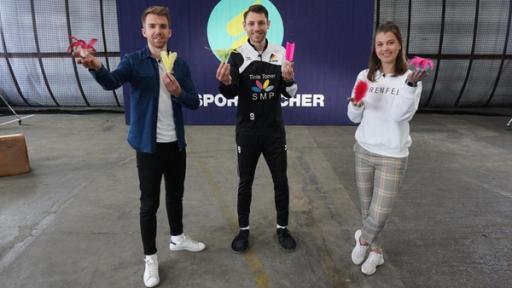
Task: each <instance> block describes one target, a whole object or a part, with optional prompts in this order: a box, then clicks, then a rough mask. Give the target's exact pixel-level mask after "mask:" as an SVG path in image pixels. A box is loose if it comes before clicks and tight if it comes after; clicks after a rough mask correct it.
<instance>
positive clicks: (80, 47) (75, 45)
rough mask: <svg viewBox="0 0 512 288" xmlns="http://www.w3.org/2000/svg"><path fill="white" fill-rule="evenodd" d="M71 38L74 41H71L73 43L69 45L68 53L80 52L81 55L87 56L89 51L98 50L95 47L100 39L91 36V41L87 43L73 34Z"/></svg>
mask: <svg viewBox="0 0 512 288" xmlns="http://www.w3.org/2000/svg"><path fill="white" fill-rule="evenodd" d="M69 38H71V39H72V40H73V41H71V44H70V45H69V47H68V53H73V52H79V53H80V56H81V57H85V55H86V54H87V53H88V52H96V49H94V44H96V41H98V39H95V38H91V40H89V43H87V42H85V41H84V40H82V39H78V38H76V37H75V36H73V35H71V36H69Z"/></svg>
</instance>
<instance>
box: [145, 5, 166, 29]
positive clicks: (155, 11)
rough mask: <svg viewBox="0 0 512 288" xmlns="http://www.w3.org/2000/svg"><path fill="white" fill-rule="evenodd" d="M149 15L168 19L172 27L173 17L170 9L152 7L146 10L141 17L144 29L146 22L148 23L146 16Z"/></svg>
mask: <svg viewBox="0 0 512 288" xmlns="http://www.w3.org/2000/svg"><path fill="white" fill-rule="evenodd" d="M149 14H154V15H157V16H163V17H166V18H167V22H168V24H169V26H171V16H170V14H169V9H167V7H163V6H151V7H148V8H146V10H144V12H142V15H141V17H140V20H141V21H142V26H143V27H144V22H146V16H148V15H149Z"/></svg>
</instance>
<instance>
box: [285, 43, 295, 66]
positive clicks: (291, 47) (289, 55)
mask: <svg viewBox="0 0 512 288" xmlns="http://www.w3.org/2000/svg"><path fill="white" fill-rule="evenodd" d="M294 54H295V42H291V43H290V42H286V61H288V62H293V55H294Z"/></svg>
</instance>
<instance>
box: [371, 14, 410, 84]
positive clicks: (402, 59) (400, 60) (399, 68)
mask: <svg viewBox="0 0 512 288" xmlns="http://www.w3.org/2000/svg"><path fill="white" fill-rule="evenodd" d="M388 32H391V33H393V34H394V35H395V37H396V39H397V40H398V43H400V47H401V48H400V51H398V55H397V57H396V62H395V74H397V75H403V74H404V73H405V72H407V60H406V55H405V52H404V50H405V47H404V45H403V41H402V34H401V33H400V28H399V27H398V25H396V24H395V23H394V22H391V21H388V22H386V23H383V24H381V25H380V26H379V27H378V28H377V30H375V36H374V37H373V45H372V54H371V55H370V61H369V64H368V76H367V78H368V80H370V81H371V82H374V81H375V72H377V70H378V69H380V68H382V63H380V59H379V57H377V52H376V51H375V38H376V37H377V34H379V33H388Z"/></svg>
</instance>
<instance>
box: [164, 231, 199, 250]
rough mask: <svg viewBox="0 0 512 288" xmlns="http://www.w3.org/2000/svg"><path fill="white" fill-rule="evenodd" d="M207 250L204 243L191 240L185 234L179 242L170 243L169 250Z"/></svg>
mask: <svg viewBox="0 0 512 288" xmlns="http://www.w3.org/2000/svg"><path fill="white" fill-rule="evenodd" d="M204 248H206V245H204V243H202V242H198V241H195V240H192V239H190V238H189V237H188V236H187V235H184V234H183V237H182V240H181V241H179V242H176V243H175V242H173V241H172V240H170V241H169V249H170V250H171V251H182V250H186V251H190V252H200V251H203V250H204Z"/></svg>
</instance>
